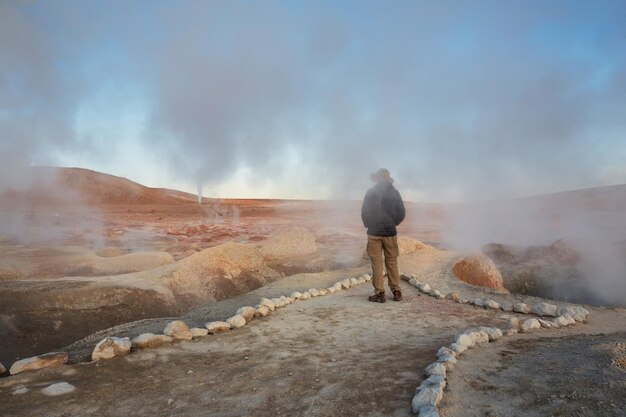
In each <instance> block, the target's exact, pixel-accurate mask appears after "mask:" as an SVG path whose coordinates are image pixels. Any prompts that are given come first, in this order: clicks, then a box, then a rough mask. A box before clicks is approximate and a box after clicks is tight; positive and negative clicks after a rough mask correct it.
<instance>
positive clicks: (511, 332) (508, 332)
mask: <svg viewBox="0 0 626 417" xmlns="http://www.w3.org/2000/svg"><path fill="white" fill-rule="evenodd" d="M514 334H517V329H506V330H505V331H504V335H505V336H513V335H514Z"/></svg>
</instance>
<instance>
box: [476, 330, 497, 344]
mask: <svg viewBox="0 0 626 417" xmlns="http://www.w3.org/2000/svg"><path fill="white" fill-rule="evenodd" d="M478 330H480V331H481V332H485V333H487V336H489V341H490V342H493V341H494V340H498V339H500V338H501V337H502V336H503V334H502V330H500V329H498V328H497V327H479V328H478Z"/></svg>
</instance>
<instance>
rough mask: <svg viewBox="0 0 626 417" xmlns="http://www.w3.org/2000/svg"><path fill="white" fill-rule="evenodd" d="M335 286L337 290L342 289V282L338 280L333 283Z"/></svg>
mask: <svg viewBox="0 0 626 417" xmlns="http://www.w3.org/2000/svg"><path fill="white" fill-rule="evenodd" d="M333 288H334V289H335V291H341V288H342V285H341V282H336V283H335V285H333Z"/></svg>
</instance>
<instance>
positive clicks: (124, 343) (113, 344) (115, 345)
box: [91, 337, 132, 361]
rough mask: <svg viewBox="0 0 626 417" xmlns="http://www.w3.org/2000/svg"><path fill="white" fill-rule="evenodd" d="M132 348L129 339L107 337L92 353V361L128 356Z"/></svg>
mask: <svg viewBox="0 0 626 417" xmlns="http://www.w3.org/2000/svg"><path fill="white" fill-rule="evenodd" d="M131 346H132V343H131V342H130V339H129V338H128V337H106V338H104V339H102V340H101V341H99V342H98V344H97V345H96V347H95V348H94V349H93V352H91V360H92V361H98V360H100V359H111V358H114V357H116V356H125V355H128V353H129V352H130V348H131Z"/></svg>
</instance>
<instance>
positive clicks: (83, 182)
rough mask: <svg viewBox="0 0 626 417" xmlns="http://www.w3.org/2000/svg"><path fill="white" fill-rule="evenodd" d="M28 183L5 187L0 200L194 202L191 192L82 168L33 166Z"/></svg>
mask: <svg viewBox="0 0 626 417" xmlns="http://www.w3.org/2000/svg"><path fill="white" fill-rule="evenodd" d="M32 174H33V175H32V179H31V184H32V185H31V186H30V187H29V188H27V189H26V190H19V191H18V190H8V191H6V192H5V193H3V194H2V196H0V200H2V202H3V203H15V202H23V203H28V204H29V205H58V204H66V203H69V204H73V203H74V202H76V201H79V202H81V203H83V204H89V205H108V204H181V203H193V202H197V201H198V197H197V196H196V195H194V194H189V193H185V192H182V191H176V190H169V189H166V188H150V187H146V186H144V185H141V184H138V183H136V182H133V181H131V180H128V179H126V178H122V177H116V176H114V175H109V174H104V173H101V172H97V171H92V170H89V169H84V168H56V167H33V168H32Z"/></svg>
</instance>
